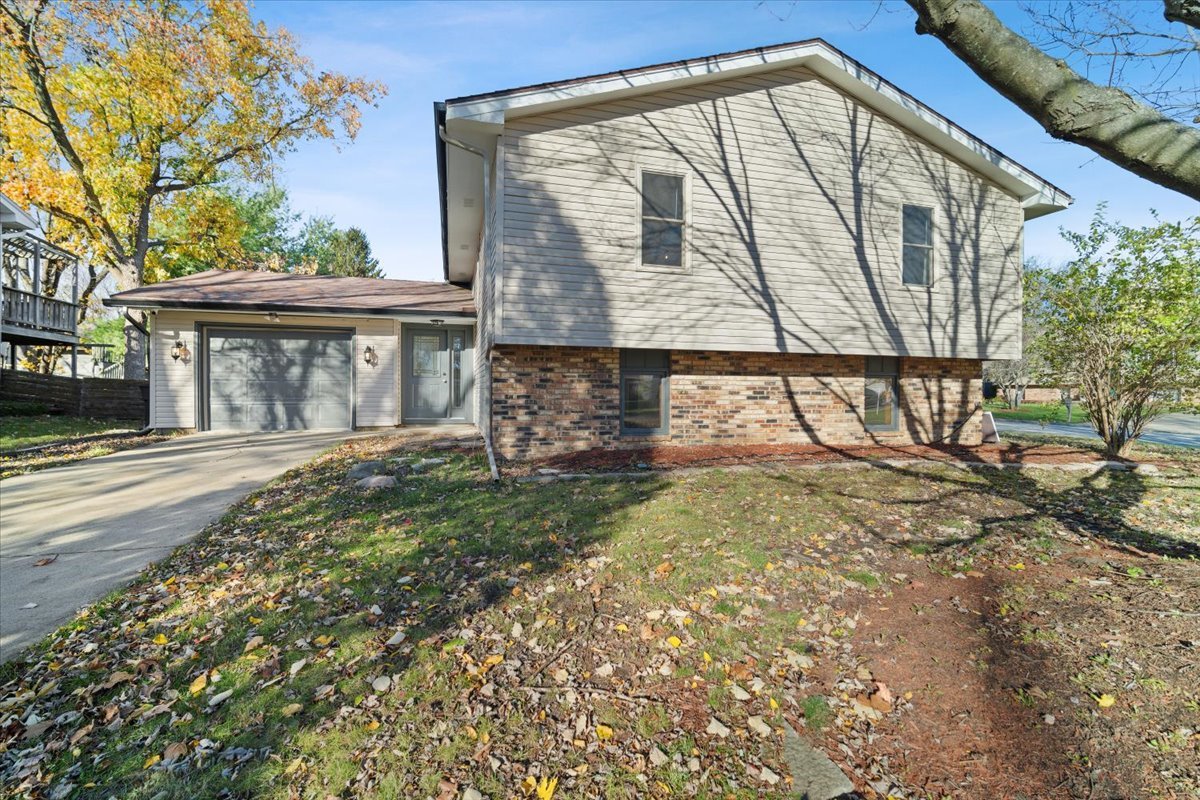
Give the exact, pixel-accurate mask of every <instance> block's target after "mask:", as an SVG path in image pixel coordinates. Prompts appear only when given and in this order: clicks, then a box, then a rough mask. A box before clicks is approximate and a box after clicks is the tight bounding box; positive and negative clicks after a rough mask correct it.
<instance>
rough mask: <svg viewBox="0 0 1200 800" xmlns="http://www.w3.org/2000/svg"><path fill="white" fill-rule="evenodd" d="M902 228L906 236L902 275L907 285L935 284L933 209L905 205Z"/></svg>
mask: <svg viewBox="0 0 1200 800" xmlns="http://www.w3.org/2000/svg"><path fill="white" fill-rule="evenodd" d="M900 230H901V232H902V235H903V238H904V255H903V264H902V267H901V275H902V276H903V280H904V283H905V285H907V286H932V285H933V209H932V208H925V207H923V206H907V205H906V206H904V210H903V212H902V219H901V221H900Z"/></svg>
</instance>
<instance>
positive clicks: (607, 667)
mask: <svg viewBox="0 0 1200 800" xmlns="http://www.w3.org/2000/svg"><path fill="white" fill-rule="evenodd" d="M593 674H595V675H596V676H597V677H600V678H611V677H612V674H613V665H612V663H611V662H605V663H603V664H601V665H600V666H598V667H596V671H595V673H593Z"/></svg>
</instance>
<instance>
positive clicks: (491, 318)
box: [471, 144, 504, 436]
mask: <svg viewBox="0 0 1200 800" xmlns="http://www.w3.org/2000/svg"><path fill="white" fill-rule="evenodd" d="M503 163H504V148H503V145H502V144H498V145H497V147H496V157H495V160H494V162H493V165H492V169H493V172H492V174H491V176H490V180H491V182H492V197H491V198H490V204H489V207H488V208H487V211H486V213H487V215H488V218H487V221H486V224H485V225H484V238H485V241H483V243H482V246H481V247H480V248H479V258H478V259H477V260H476V263H475V276H476V279H475V280H474V281H473V282H472V285H471V289H472V292H473V294H474V299H475V308H476V315H477V322H478V326H477V328H476V340H475V346H474V362H475V363H474V367H475V380H474V385H475V414H474V419H475V420H476V421H477V424H478V426H479V428H480V430H481V431H483V432H484V435H486V436H490V435H491V432H490V424H489V422H488V420H489V419H490V408H491V402H492V381H491V366H490V365H491V361H490V359H491V350H492V345H493V344H494V343H495V340H496V332H497V328H498V326H499V321H500V309H499V302H500V296H499V295H500V287H501V285H502V282H503V264H502V260H503V250H502V248H501V246H500V241H501V236H500V234H501V230H502V226H503V219H504V168H503Z"/></svg>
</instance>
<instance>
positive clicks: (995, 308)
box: [113, 40, 1071, 458]
mask: <svg viewBox="0 0 1200 800" xmlns="http://www.w3.org/2000/svg"><path fill="white" fill-rule="evenodd" d="M435 125H436V128H437V133H438V145H437V157H438V167H439V178H440V188H441V198H440V199H441V210H442V223H443V245H444V247H443V250H444V259H445V261H444V271H445V278H446V280H447V284H422V283H417V282H407V281H370V280H367V279H341V278H310V277H300V276H277V275H273V276H263V275H262V274H253V273H252V274H249V276H248V277H242V276H241V274H239V273H205V274H204V275H202V276H195V277H193V278H186V279H181V280H178V281H170V282H167V283H166V284H160V285H157V286H151V287H146V288H145V289H139V290H136V291H135V292H125V293H122V294H120V295H117V296H116V297H115V298H113V301H114V302H115V303H118V304H125V305H131V306H139V305H140V306H141V307H150V306H151V305H153V304H152V303H151V302H150V300H151V299H152V298H157V299H156V300H155V302H156V303H157V308H158V309H159V311H158V314H157V317H156V318H155V319H154V323H153V324H154V328H155V335H154V337H153V343H152V368H151V369H152V378H153V384H152V386H153V393H152V397H153V406H154V409H155V411H154V413H155V424H158V425H160V426H163V427H197V426H198V427H218V426H238V425H248V426H255V425H258V424H264V425H266V426H267V427H288V426H292V427H295V426H301V427H303V426H312V425H322V426H326V425H337V426H346V425H357V426H368V425H392V424H397V423H404V422H410V421H413V422H416V421H429V420H432V419H458V420H469V421H475V422H476V423H477V424H478V425H479V427H480V429H481V430H482V431H483V432H484V434H485V437H486V438H487V439H488V441H489V442H490V443H491V444H492V445H493V446H494V448H495V450H496V452H497V454H498V455H500V456H501V457H508V458H523V457H531V456H533V457H536V456H543V455H549V454H553V453H559V452H564V451H570V450H578V449H587V448H592V447H627V446H633V447H636V446H642V445H645V444H648V443H665V444H764V443H802V442H817V443H826V444H857V443H867V442H886V443H906V442H912V441H925V442H929V441H938V440H950V441H958V442H966V443H975V442H978V441H979V440H980V436H981V429H980V413H979V410H980V406H981V402H982V395H981V384H982V377H981V362H982V361H983V360H985V359H1005V358H1013V357H1016V356H1017V355H1019V353H1020V350H1021V341H1020V337H1021V333H1020V332H1021V316H1020V315H1021V311H1020V309H1021V281H1020V277H1021V263H1022V252H1021V241H1022V228H1023V225H1024V222H1025V220H1027V219H1032V218H1034V217H1038V216H1042V215H1045V214H1049V213H1052V212H1054V211H1058V210H1061V209H1063V208H1065V207H1066V206H1067V205H1068V204H1069V203H1070V202H1071V198H1070V197H1069V196H1067V195H1066V194H1065V193H1063V192H1062V191H1061V190H1059V189H1057V188H1056V187H1054V186H1052V185H1050V184H1049V183H1047V182H1046V181H1044V180H1043V179H1041V178H1039V177H1038V176H1036V175H1034V174H1033V173H1031V172H1030V171H1029V170H1027V169H1025V168H1024V167H1022V166H1020V165H1019V164H1017V163H1016V162H1014V161H1013V160H1011V159H1010V158H1008V157H1007V156H1005V155H1004V154H1002V153H1000V152H999V151H997V150H995V149H993V148H991V147H989V146H988V145H987V144H985V143H984V142H982V141H980V140H979V139H977V138H975V137H973V136H972V135H970V134H969V133H967V132H966V131H964V130H962V129H961V128H959V127H958V126H956V125H955V124H954V123H952V122H950V121H949V120H948V119H946V118H945V117H942V116H940V115H938V114H937V113H935V112H933V111H932V110H931V109H929V108H928V107H926V106H924V105H922V104H921V103H920V102H919V101H917V100H916V99H914V98H913V97H911V96H909V95H907V94H905V93H903V92H901V91H900V90H899V89H897V88H896V87H894V86H892V85H891V84H889V83H887V82H886V81H884V80H883V79H882V78H880V77H879V76H877V75H875V74H874V73H872V72H870V71H869V70H867V69H866V68H865V67H863V66H862V65H860V64H858V63H857V62H855V61H853V60H851V59H850V58H848V57H847V56H845V55H843V54H842V53H840V52H838V51H837V50H835V49H833V48H832V47H830V46H829V45H828V44H826V43H824V42H822V41H819V40H812V41H806V42H800V43H796V44H788V45H780V46H777V47H770V48H762V49H755V50H749V51H744V52H740V53H731V54H725V55H719V56H712V57H708V58H702V59H695V60H691V61H684V62H677V63H672V64H664V65H658V66H653V67H646V68H642V69H636V70H628V71H623V72H618V73H612V74H608V75H600V76H595V77H590V78H577V79H571V80H567V81H561V82H557V83H549V84H542V85H539V86H531V87H525V88H520V89H513V90H508V91H502V92H493V93H488V94H482V95H474V96H470V97H462V98H458V99H454V100H448V101H446V102H445V103H438V104H437V105H436V107H435ZM352 280H358V281H360V282H359V283H356V284H353V285H352V284H349V283H344V284H343V283H338V282H339V281H352ZM313 281H327V282H328V283H325V284H317V283H312V282H313ZM259 284H262V287H263V289H264V290H267V289H266V287H267V285H268V284H269V290H267V291H269V295H270V299H269V302H268V301H266V300H264V299H263V298H262V297H260V296H258V295H257V294H256V293H257V292H258V291H259V288H252V287H257V286H258V285H259ZM317 286H321V287H323V288H321V289H320V290H317V289H315V288H314V287H317ZM458 287H463V288H458ZM468 290H469V291H468ZM179 291H184V292H188V291H192V292H194V293H193V294H191V295H187V296H189V297H191V300H190V302H191V305H190V306H189V305H186V304H184V303H183V299H184V297H185V295H181V294H179V293H178V292H179ZM314 291H317V292H318V293H319V294H320V295H321V297H320V299H319V301H312V300H310V299H309V298H310V297H311V295H312V293H313V292H314ZM220 298H224V299H220ZM435 299H436V307H433V308H431V307H429V306H428V305H427V303H431V302H435ZM311 303H315V304H316V306H315V307H313V308H312V309H310V310H306V309H307V307H306V305H305V304H311ZM364 303H370V304H371V315H370V316H368V315H367V310H366V309H364V307H363V305H362V304H364ZM446 304H450V305H453V306H454V308H455V309H457V313H456V314H453V315H452V314H451V313H450V311H449V310H448V308H447V305H446ZM476 310H477V314H476ZM218 311H219V312H223V313H221V314H218V313H217V312H218ZM264 312H267V313H269V312H275V313H276V314H278V319H275V320H271V321H269V322H264V320H263V318H262V315H263V313H264ZM296 313H302V314H303V316H292V315H293V314H296ZM249 315H254V316H249ZM435 318H437V319H440V320H441V325H438V326H433V325H431V323H432V320H433V319H435ZM249 322H253V323H254V324H253V325H249V324H247V323H249ZM263 326H266V327H265V328H264V327H263ZM330 328H339V329H341V330H342V331H343V333H342V334H341V337H342V338H340V339H336V342H338V343H337V344H334V343H331V342H333V341H334V338H333V337H330V336H327V335H326V333H325V332H326V331H327V329H330ZM272 330H273V331H274V332H273V333H269V331H272ZM453 331H458V332H459V335H460V336H461V337H463V338H461V339H459V340H457V341H459V342H460V344H461V352H460V351H459V350H456V349H455V347H456V345H455V341H456V340H454V339H453V338H452V335H453V334H452V332H453ZM177 342H178V343H179V345H180V346H182V347H185V348H187V349H189V352H190V353H193V354H194V356H195V358H196V364H195V366H188V365H181V364H179V363H178V362H177V361H175V360H174V359H172V357H171V353H170V351H171V350H172V348H175V349H178V346H177V345H176V343H177ZM367 343H370V345H371V347H372V348H373V352H374V357H375V358H376V359H378V363H376V364H374V365H368V364H367V363H366V361H365V358H364V348H365V347H366V345H367ZM468 349H469V350H470V352H469V353H468V352H467V351H468ZM226 353H228V355H226ZM314 359H316V360H317V361H319V363H320V368H319V369H318V368H317V367H315V366H305V365H308V364H310V363H311V362H312V360H314ZM180 360H182V359H180ZM214 361H215V362H216V363H217V364H219V367H220V368H219V369H218V366H206V365H210V364H212V363H213V362H214ZM347 363H350V364H351V365H352V366H351V367H347V366H345V364H347ZM335 365H337V366H336V367H335ZM453 365H457V366H453ZM347 369H350V370H351V372H349V373H347V372H346V370H347ZM339 370H340V371H339ZM456 370H457V371H456ZM222 371H226V373H227V378H219V377H218V376H219V375H220V374H221V372H222ZM471 373H473V374H471ZM315 374H328V375H330V376H331V377H330V378H329V379H328V382H322V381H321V380H317V379H316V378H313V377H312V376H313V375H315ZM349 374H353V380H352V381H351V380H350V379H348V378H347V377H346V376H347V375H349ZM334 376H340V379H341V381H342V383H341V384H340V385H343V386H349V387H352V389H353V390H352V391H349V396H347V392H346V391H343V392H341V393H333V394H329V395H325V394H324V393H325V392H332V391H333V390H332V386H333V385H334V384H335V383H337V382H338V381H337V379H336V378H335V377H334ZM456 376H457V381H458V382H457V383H455V380H456ZM452 385H453V386H457V387H458V388H456V389H455V388H451V387H452ZM289 398H291V399H289ZM297 398H302V399H297ZM323 398H324V399H323ZM280 403H282V404H283V405H282V406H281V405H280ZM288 403H291V404H292V405H293V406H296V407H297V408H301V407H303V408H302V409H301V410H300V411H297V413H295V414H293V415H290V416H288V415H283V414H282V413H281V411H280V409H281V408H283V407H286V406H287V405H288ZM455 403H461V404H462V405H461V406H455ZM296 404H300V405H299V406H297V405H296ZM335 405H336V406H337V407H338V408H340V409H343V410H342V411H338V412H336V413H335V410H334V406H335ZM310 406H311V408H309V407H310ZM326 406H328V408H326ZM254 409H259V410H254ZM266 409H274V410H273V411H269V410H266ZM345 409H349V411H346V410H345ZM443 411H445V413H442V412H443ZM433 412H436V413H433ZM284 416H287V418H286V419H284V418H283V417H284Z"/></svg>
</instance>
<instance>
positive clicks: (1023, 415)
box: [983, 400, 1088, 424]
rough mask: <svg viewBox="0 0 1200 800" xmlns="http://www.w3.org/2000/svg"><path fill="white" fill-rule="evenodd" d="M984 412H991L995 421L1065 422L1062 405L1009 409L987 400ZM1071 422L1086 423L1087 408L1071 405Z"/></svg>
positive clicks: (1030, 404)
mask: <svg viewBox="0 0 1200 800" xmlns="http://www.w3.org/2000/svg"><path fill="white" fill-rule="evenodd" d="M983 408H984V410H985V411H990V412H992V415H993V416H994V417H995V418H996V419H1015V420H1022V421H1025V422H1066V421H1067V407H1066V405H1064V404H1063V403H1023V404H1021V406H1019V407H1018V408H1009V407H1008V405H1007V404H1005V402H1004V401H1003V400H988V401H986V402H985V403H984V404H983ZM1071 422H1072V423H1082V424H1086V423H1087V422H1088V411H1087V406H1086V405H1084V404H1083V403H1080V402H1075V403H1072V404H1071Z"/></svg>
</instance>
